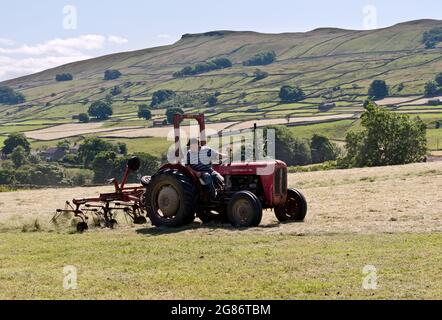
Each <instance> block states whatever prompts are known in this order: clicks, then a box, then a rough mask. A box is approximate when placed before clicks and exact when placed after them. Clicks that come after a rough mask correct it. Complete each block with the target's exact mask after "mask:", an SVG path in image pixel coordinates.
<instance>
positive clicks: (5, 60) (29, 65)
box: [0, 55, 92, 80]
mask: <svg viewBox="0 0 442 320" xmlns="http://www.w3.org/2000/svg"><path fill="white" fill-rule="evenodd" d="M90 58H92V57H91V56H86V55H80V56H66V57H56V56H48V57H39V58H35V57H31V58H24V59H14V58H10V57H6V56H0V80H6V79H12V78H15V77H19V76H23V75H27V74H32V73H36V72H40V71H43V70H46V69H50V68H54V67H57V66H61V65H64V64H67V63H70V62H74V61H80V60H86V59H90Z"/></svg>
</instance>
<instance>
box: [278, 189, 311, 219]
mask: <svg viewBox="0 0 442 320" xmlns="http://www.w3.org/2000/svg"><path fill="white" fill-rule="evenodd" d="M306 215H307V200H306V199H305V197H304V195H303V194H302V193H301V192H300V191H299V190H296V189H288V190H287V202H286V203H285V204H284V205H282V206H278V207H276V208H275V216H276V218H277V219H278V220H279V221H280V222H288V221H294V222H303V221H304V219H305V216H306Z"/></svg>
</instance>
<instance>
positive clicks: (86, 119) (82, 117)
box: [78, 113, 90, 123]
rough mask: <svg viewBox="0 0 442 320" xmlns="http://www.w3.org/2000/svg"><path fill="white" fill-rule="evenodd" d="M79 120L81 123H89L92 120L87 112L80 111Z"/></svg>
mask: <svg viewBox="0 0 442 320" xmlns="http://www.w3.org/2000/svg"><path fill="white" fill-rule="evenodd" d="M78 121H80V122H81V123H88V122H89V121H90V119H89V115H88V114H87V113H80V114H79V115H78Z"/></svg>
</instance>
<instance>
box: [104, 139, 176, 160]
mask: <svg viewBox="0 0 442 320" xmlns="http://www.w3.org/2000/svg"><path fill="white" fill-rule="evenodd" d="M105 140H106V141H109V142H112V143H117V142H123V143H125V144H126V145H127V148H128V151H129V153H137V152H144V153H148V154H151V155H153V156H156V157H161V156H162V155H163V154H165V153H166V152H167V150H168V149H169V147H170V146H171V145H173V141H167V139H163V138H137V139H123V138H118V139H108V138H105Z"/></svg>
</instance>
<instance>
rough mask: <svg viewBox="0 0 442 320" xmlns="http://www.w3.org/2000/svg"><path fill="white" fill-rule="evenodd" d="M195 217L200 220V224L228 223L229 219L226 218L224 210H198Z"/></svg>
mask: <svg viewBox="0 0 442 320" xmlns="http://www.w3.org/2000/svg"><path fill="white" fill-rule="evenodd" d="M197 217H198V218H199V219H200V220H201V222H202V223H211V222H215V223H229V218H228V217H227V214H226V212H225V209H217V210H206V209H204V210H200V211H199V212H198V213H197Z"/></svg>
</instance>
